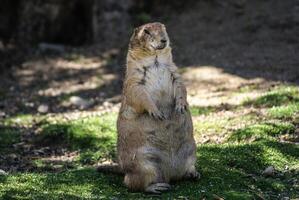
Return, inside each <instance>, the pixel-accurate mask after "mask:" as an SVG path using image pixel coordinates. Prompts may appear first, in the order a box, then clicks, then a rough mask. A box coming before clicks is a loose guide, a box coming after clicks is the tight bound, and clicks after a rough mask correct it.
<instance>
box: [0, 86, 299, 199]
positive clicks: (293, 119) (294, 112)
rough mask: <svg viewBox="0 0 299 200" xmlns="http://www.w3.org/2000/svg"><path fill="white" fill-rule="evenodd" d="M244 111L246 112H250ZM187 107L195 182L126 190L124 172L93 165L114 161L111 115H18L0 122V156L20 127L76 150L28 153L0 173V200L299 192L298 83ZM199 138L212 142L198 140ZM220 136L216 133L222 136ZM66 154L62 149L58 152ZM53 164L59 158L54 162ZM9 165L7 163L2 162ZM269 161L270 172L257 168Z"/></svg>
mask: <svg viewBox="0 0 299 200" xmlns="http://www.w3.org/2000/svg"><path fill="white" fill-rule="evenodd" d="M248 109H249V111H246V110H248ZM225 110H226V111H230V113H233V114H230V115H226V114H225V113H224V114H221V115H220V116H218V114H219V113H220V112H223V109H221V107H212V106H209V107H191V112H192V115H193V118H194V127H195V137H196V138H197V142H198V149H197V158H198V161H197V169H198V170H199V171H200V173H201V175H202V178H201V179H200V180H199V181H196V182H192V181H182V182H178V183H173V184H172V185H173V188H172V190H171V191H170V192H167V193H164V194H163V195H162V196H158V197H156V196H151V195H146V194H143V193H131V192H130V191H128V190H127V189H126V188H125V187H124V185H123V184H122V179H123V177H121V176H118V175H113V174H102V173H98V172H96V170H95V167H94V165H95V164H96V163H98V162H102V161H105V160H109V161H111V160H112V161H113V160H115V146H116V128H115V122H116V116H117V114H116V113H110V114H105V115H102V116H98V117H82V118H78V119H74V120H63V119H62V118H61V117H59V116H54V117H53V116H51V117H49V116H46V115H45V116H43V115H39V116H33V115H21V116H17V117H13V118H7V119H5V120H4V122H3V123H2V125H1V135H0V137H1V144H0V148H1V153H0V155H1V156H2V157H4V156H5V155H6V154H9V153H14V154H17V155H18V156H19V155H20V156H22V149H21V150H20V149H17V150H15V149H14V145H15V144H18V142H19V141H20V138H21V137H23V136H22V130H24V129H27V130H29V129H34V130H36V132H35V134H34V137H33V139H32V140H31V144H32V145H33V146H34V148H37V149H39V147H43V146H47V147H50V148H53V149H59V148H63V149H65V151H66V152H76V153H74V155H73V156H72V158H71V159H69V160H67V159H66V160H65V159H64V157H59V155H58V160H59V159H61V160H60V162H54V161H51V159H49V158H48V155H47V154H46V153H44V154H41V155H38V156H31V157H30V156H29V158H30V160H29V163H30V165H31V167H30V168H28V169H27V168H26V167H25V168H24V170H21V171H12V172H9V174H8V175H5V176H3V175H2V176H1V175H0V198H1V199H155V198H165V199H204V198H206V199H214V198H216V196H218V197H222V198H224V199H236V200H237V199H238V200H239V199H282V198H283V197H289V198H291V199H295V198H298V197H299V182H298V181H299V146H298V144H297V143H296V142H298V141H297V139H298V138H297V139H296V134H298V123H299V121H298V114H299V106H298V87H295V86H280V87H276V88H274V89H272V90H271V91H269V92H265V93H264V94H263V95H260V96H259V97H257V98H254V99H248V100H246V101H245V102H244V103H240V105H237V106H232V107H227V106H226V107H225ZM201 136H205V137H206V136H207V137H211V138H212V139H211V140H208V141H207V142H204V143H201V141H200V140H201V139H200V138H201ZM220 136H221V139H220V140H213V138H216V139H217V137H220ZM61 155H63V154H60V156H61ZM56 161H57V160H56ZM7 164H8V165H9V162H8V161H7ZM268 166H274V168H275V170H276V172H275V175H274V176H273V177H265V176H263V175H262V171H263V170H264V169H265V168H266V167H268Z"/></svg>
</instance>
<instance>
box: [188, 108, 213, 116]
mask: <svg viewBox="0 0 299 200" xmlns="http://www.w3.org/2000/svg"><path fill="white" fill-rule="evenodd" d="M215 110H216V108H215V107H212V106H208V107H203V106H192V107H190V112H191V115H192V116H199V115H208V114H210V113H212V112H214V111H215Z"/></svg>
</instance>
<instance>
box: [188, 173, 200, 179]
mask: <svg viewBox="0 0 299 200" xmlns="http://www.w3.org/2000/svg"><path fill="white" fill-rule="evenodd" d="M185 178H186V179H191V180H199V179H200V173H199V172H197V171H193V172H187V173H186V174H185Z"/></svg>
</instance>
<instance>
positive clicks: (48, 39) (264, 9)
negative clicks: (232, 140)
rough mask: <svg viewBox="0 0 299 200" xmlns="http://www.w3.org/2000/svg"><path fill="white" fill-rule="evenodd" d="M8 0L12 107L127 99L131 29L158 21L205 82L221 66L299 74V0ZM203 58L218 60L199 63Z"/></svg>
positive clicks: (2, 28)
mask: <svg viewBox="0 0 299 200" xmlns="http://www.w3.org/2000/svg"><path fill="white" fill-rule="evenodd" d="M0 5H1V7H0V60H1V62H0V72H1V75H0V76H1V77H0V80H1V81H0V84H1V85H0V98H1V101H0V108H1V110H4V113H5V114H10V115H13V114H15V113H19V112H21V113H35V112H38V107H39V105H41V104H45V107H43V108H45V110H44V111H46V112H54V113H55V112H64V111H69V110H73V109H78V108H80V107H81V108H82V107H83V108H84V109H86V108H88V109H102V106H103V104H104V103H105V102H106V103H105V106H108V105H110V103H116V102H119V94H120V93H121V84H122V77H123V74H124V67H125V55H126V50H127V45H128V40H129V37H130V35H131V33H132V30H133V28H134V27H135V26H139V25H142V24H144V23H147V22H154V21H160V22H162V23H164V24H165V25H166V27H167V30H168V32H169V35H170V39H171V42H172V47H173V53H174V60H175V62H176V63H177V64H178V65H179V66H180V67H182V69H184V68H186V67H189V68H195V70H197V71H196V72H195V73H199V74H205V75H204V76H205V78H204V80H202V78H200V77H196V78H195V79H196V80H198V82H196V84H198V85H197V87H198V88H200V87H201V85H202V83H206V85H204V87H206V86H211V87H212V86H213V84H215V83H218V82H219V81H220V80H219V77H213V78H212V79H213V80H210V79H209V80H206V79H207V77H208V76H212V75H213V74H215V73H213V72H214V71H215V70H216V71H217V70H221V71H222V72H223V73H228V74H231V75H235V76H237V77H240V78H245V79H254V78H262V79H263V80H271V81H288V82H293V83H298V82H299V70H298V64H299V57H298V56H297V54H298V49H299V37H298V33H299V27H298V24H299V2H298V1H293V0H287V1H278V0H277V1H270V0H265V1H259V0H253V1H247V0H229V1H225V2H224V1H221V0H199V1H194V0H185V1H170V0H164V1H160V0H153V1H145V0H98V1H96V0H86V1H82V0H72V1H70V0H47V1H41V0H28V1H24V0H1V1H0ZM201 66H212V67H210V68H204V69H205V70H204V69H202V70H204V71H198V70H199V68H200V67H201ZM211 70H212V71H211ZM213 70H214V71H213ZM217 73H219V71H217ZM217 79H218V80H217ZM213 81H214V83H213ZM215 81H216V82H215ZM217 81H218V82H217ZM224 81H225V82H226V79H225V80H224ZM191 82H193V81H191ZM228 82H229V81H228ZM218 84H219V83H218ZM194 87H195V86H194ZM224 87H225V86H224ZM234 87H238V84H235V86H234ZM198 88H197V89H198ZM191 93H192V92H191ZM195 93H196V94H194V95H197V94H198V93H199V92H198V91H195ZM71 97H73V98H71ZM83 98H84V99H83ZM68 99H70V101H65V100H68ZM85 99H86V100H85ZM194 101H195V103H198V101H197V100H194ZM81 104H82V105H81ZM199 104H200V103H199ZM98 107H101V108H98ZM41 110H43V109H41ZM4 113H3V114H2V115H4Z"/></svg>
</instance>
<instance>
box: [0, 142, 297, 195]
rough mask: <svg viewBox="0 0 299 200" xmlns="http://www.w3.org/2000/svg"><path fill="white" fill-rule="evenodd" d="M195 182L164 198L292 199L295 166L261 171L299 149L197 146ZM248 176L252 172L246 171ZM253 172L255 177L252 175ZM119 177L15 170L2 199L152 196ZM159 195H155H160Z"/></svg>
mask: <svg viewBox="0 0 299 200" xmlns="http://www.w3.org/2000/svg"><path fill="white" fill-rule="evenodd" d="M197 156H198V163H197V168H198V169H199V170H200V172H201V173H202V179H201V180H199V181H198V182H190V181H182V182H178V183H176V184H174V187H173V190H172V191H170V192H168V193H165V194H163V195H162V196H161V197H160V198H162V199H179V198H182V199H183V198H188V199H202V198H207V199H213V195H214V194H217V195H218V196H221V197H224V198H225V199H232V200H234V199H236V200H239V199H255V198H257V196H258V195H262V196H264V197H265V198H266V199H279V197H280V196H279V195H281V194H283V195H286V196H288V197H291V198H295V197H296V195H297V193H296V191H295V190H292V189H291V188H293V187H294V185H292V184H293V183H292V182H290V181H289V180H290V178H299V175H298V171H294V170H293V171H289V172H287V173H282V175H281V176H279V178H265V177H263V176H261V171H262V170H263V169H264V168H265V167H267V166H269V165H273V166H274V167H275V168H276V169H277V170H279V171H282V170H283V169H284V167H285V165H288V166H296V165H297V166H298V164H299V163H298V159H297V158H298V157H299V148H298V146H296V145H291V144H281V143H278V142H275V141H269V140H264V141H259V142H255V143H252V144H223V145H201V146H199V147H198V151H197ZM248 175H251V176H248ZM252 177H255V178H252ZM122 181H123V177H121V176H116V175H109V174H108V175H107V174H101V173H97V172H96V171H95V170H94V169H90V168H84V169H77V170H69V171H65V172H62V173H15V174H11V175H8V176H7V177H0V198H2V199H24V198H25V199H26V198H27V199H113V198H118V199H155V197H153V196H150V195H145V194H142V193H131V192H129V191H128V190H127V189H126V188H125V187H124V185H123V184H122ZM158 199H159V198H158Z"/></svg>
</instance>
